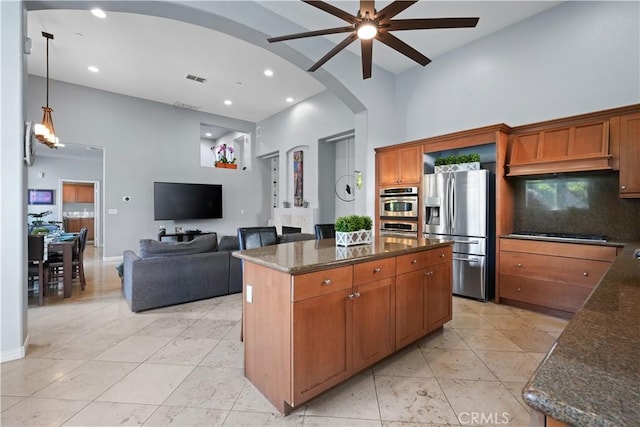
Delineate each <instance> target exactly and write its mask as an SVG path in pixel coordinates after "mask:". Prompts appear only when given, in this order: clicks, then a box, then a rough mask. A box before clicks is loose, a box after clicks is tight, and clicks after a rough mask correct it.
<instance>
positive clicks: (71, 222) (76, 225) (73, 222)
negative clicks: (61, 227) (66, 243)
mask: <svg viewBox="0 0 640 427" xmlns="http://www.w3.org/2000/svg"><path fill="white" fill-rule="evenodd" d="M65 231H66V232H67V233H78V232H80V218H67V229H66V230H65Z"/></svg>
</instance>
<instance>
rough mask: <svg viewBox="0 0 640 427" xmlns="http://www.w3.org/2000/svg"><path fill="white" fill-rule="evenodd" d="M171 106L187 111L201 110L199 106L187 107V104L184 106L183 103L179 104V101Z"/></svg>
mask: <svg viewBox="0 0 640 427" xmlns="http://www.w3.org/2000/svg"><path fill="white" fill-rule="evenodd" d="M173 106H174V107H180V108H186V109H187V110H199V109H200V108H202V107H201V106H197V105H189V104H185V103H184V102H179V101H176V102H174V103H173Z"/></svg>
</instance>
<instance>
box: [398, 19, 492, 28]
mask: <svg viewBox="0 0 640 427" xmlns="http://www.w3.org/2000/svg"><path fill="white" fill-rule="evenodd" d="M479 19H480V18H424V19H394V20H393V21H390V22H389V23H387V24H386V25H385V28H386V29H387V30H389V31H398V30H430V29H434V28H472V27H475V26H476V25H477V24H478V20H479Z"/></svg>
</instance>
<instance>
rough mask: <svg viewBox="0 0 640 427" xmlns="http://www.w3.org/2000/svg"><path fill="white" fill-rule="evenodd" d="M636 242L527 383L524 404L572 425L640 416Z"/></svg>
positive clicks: (623, 422) (626, 421)
mask: <svg viewBox="0 0 640 427" xmlns="http://www.w3.org/2000/svg"><path fill="white" fill-rule="evenodd" d="M637 248H640V242H627V244H626V245H625V247H624V249H623V250H622V252H621V253H620V254H619V255H618V257H617V258H616V260H615V261H614V262H613V264H612V266H611V268H610V269H609V271H608V272H607V274H606V275H605V276H604V277H603V279H602V281H601V282H600V284H599V285H598V286H597V287H596V288H595V289H594V291H593V293H592V294H591V296H590V297H589V299H587V301H586V302H585V304H584V306H583V307H582V308H581V309H580V310H579V311H578V312H577V313H576V315H575V316H574V317H573V319H572V320H571V322H569V324H568V325H567V327H566V328H565V330H564V331H563V333H562V334H561V335H560V337H559V338H558V341H557V342H556V343H555V344H554V346H553V347H552V349H551V350H550V351H549V353H548V354H547V356H546V358H545V359H544V360H543V361H542V363H541V364H540V366H539V367H538V369H537V370H536V372H535V373H534V374H533V376H532V377H531V379H530V380H529V382H528V383H527V385H526V386H525V387H524V389H523V390H522V396H523V398H524V400H525V402H526V403H527V404H528V405H529V406H531V407H532V408H534V409H535V410H537V411H539V412H542V413H543V414H545V415H548V416H550V417H552V418H555V419H557V420H559V421H562V422H564V423H566V424H569V425H571V426H636V425H638V422H639V420H640V360H639V359H640V259H636V258H634V256H633V254H634V251H635V249H637Z"/></svg>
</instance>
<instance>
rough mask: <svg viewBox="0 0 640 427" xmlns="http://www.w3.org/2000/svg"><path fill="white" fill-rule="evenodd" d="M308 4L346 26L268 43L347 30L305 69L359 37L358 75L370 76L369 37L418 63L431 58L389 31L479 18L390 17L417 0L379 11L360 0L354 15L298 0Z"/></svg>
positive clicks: (369, 0) (470, 23)
mask: <svg viewBox="0 0 640 427" xmlns="http://www.w3.org/2000/svg"><path fill="white" fill-rule="evenodd" d="M302 1H303V2H304V3H307V4H309V5H311V6H314V7H317V8H318V9H320V10H323V11H325V12H327V13H330V14H331V15H333V16H336V17H338V18H340V19H342V20H344V21H347V22H348V23H349V24H350V25H349V26H346V27H338V28H327V29H325V30H318V31H308V32H305V33H297V34H290V35H287V36H280V37H272V38H270V39H267V40H268V41H269V42H270V43H273V42H281V41H285V40H294V39H301V38H305V37H315V36H324V35H328V34H338V33H351V34H349V36H348V37H347V38H346V39H344V40H343V41H342V42H340V43H339V44H338V45H337V46H336V47H334V48H333V49H331V50H330V51H329V53H327V54H326V55H325V56H323V57H322V58H320V60H319V61H318V62H316V63H315V64H313V65H312V66H311V68H309V70H308V71H312V72H313V71H316V70H317V69H318V68H320V67H321V66H322V65H324V63H325V62H327V61H328V60H329V59H331V58H333V57H334V56H335V55H336V54H337V53H338V52H340V51H341V50H342V49H344V48H345V47H347V46H349V45H350V44H351V43H353V42H354V41H355V40H356V39H357V38H360V46H361V49H362V77H363V78H364V79H368V78H370V77H371V60H372V56H373V39H376V40H378V41H381V42H382V43H384V44H386V45H387V46H389V47H390V48H392V49H395V50H397V51H398V52H400V53H401V54H403V55H405V56H407V57H409V58H411V59H413V60H414V61H416V62H417V63H419V64H420V65H422V66H425V65H427V64H428V63H429V62H431V60H430V59H429V58H427V57H426V56H424V55H423V54H421V53H420V52H418V51H417V50H415V49H414V48H412V47H411V46H409V45H408V44H406V43H405V42H403V41H402V40H400V39H399V38H397V37H395V36H394V35H393V34H391V31H402V30H429V29H435V28H470V27H475V26H476V25H477V24H478V20H479V19H480V18H424V19H392V18H393V17H394V16H396V15H397V14H399V13H400V12H402V11H403V10H405V9H407V8H408V7H409V6H411V5H413V4H414V3H417V2H418V1H417V0H396V1H394V2H392V3H390V4H389V5H387V6H386V7H385V8H383V9H382V10H381V11H376V9H375V0H360V10H358V13H357V15H352V14H350V13H347V12H345V11H344V10H342V9H340V8H337V7H335V6H333V5H331V4H329V3H326V2H324V1H312V0H302Z"/></svg>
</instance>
